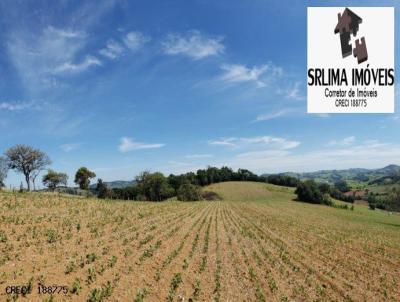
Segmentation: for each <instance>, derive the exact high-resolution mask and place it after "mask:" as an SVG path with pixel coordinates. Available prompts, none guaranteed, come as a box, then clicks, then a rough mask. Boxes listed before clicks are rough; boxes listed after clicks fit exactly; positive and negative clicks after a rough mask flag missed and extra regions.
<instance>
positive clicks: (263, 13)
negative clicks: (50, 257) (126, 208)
mask: <svg viewBox="0 0 400 302" xmlns="http://www.w3.org/2000/svg"><path fill="white" fill-rule="evenodd" d="M321 3H322V2H321V1H307V2H301V1H285V2H284V1H259V0H254V1H211V0H210V1H207V0H201V1H200V0H199V1H187V0H185V1H184V0H182V1H161V0H160V1H117V0H115V1H101V0H99V1H82V2H78V1H68V0H65V1H57V2H56V1H1V2H0V29H1V30H0V37H1V39H0V54H1V55H0V132H1V140H0V152H1V153H2V152H4V151H5V150H6V149H7V148H8V147H10V146H12V145H15V144H18V143H24V144H29V145H32V146H34V147H37V148H40V149H41V150H43V151H45V152H47V153H48V154H49V155H50V157H51V159H52V161H53V164H52V168H54V169H56V170H58V171H63V172H67V173H68V174H69V176H70V182H71V181H72V180H73V175H74V172H75V171H76V170H77V168H79V167H80V166H83V165H84V166H87V167H88V168H90V169H92V170H94V171H95V172H96V173H97V175H98V176H99V177H101V178H103V179H104V180H107V181H110V180H117V179H125V180H128V179H133V177H134V176H135V175H137V174H138V173H139V172H140V171H142V170H150V171H162V172H164V173H171V172H173V173H182V172H186V171H191V170H196V169H198V168H204V167H205V166H207V165H216V166H221V165H228V166H231V167H233V168H239V167H243V168H248V169H250V170H253V171H255V172H257V173H264V172H265V173H272V172H282V171H289V170H290V171H312V170H319V169H331V168H338V169H341V168H349V167H366V168H374V167H381V166H384V165H387V164H391V163H394V164H400V142H399V126H400V115H398V114H396V113H395V114H360V115H356V114H347V115H346V114H342V115H340V114H336V115H335V114H331V115H315V114H307V113H306V80H307V78H306V68H307V62H306V56H307V52H306V24H307V23H306V21H307V20H306V17H307V15H306V10H307V5H309V6H318V5H321ZM357 3H358V2H354V3H352V2H350V1H346V2H344V1H333V2H332V1H324V2H323V4H324V5H327V6H352V4H354V5H357ZM367 4H368V5H372V6H373V5H387V6H396V2H395V1H378V2H367ZM367 4H365V3H364V2H363V5H367ZM397 6H398V5H397ZM398 17H399V12H398V7H396V16H395V18H396V20H397V19H398ZM396 24H398V23H397V21H396ZM396 27H397V26H396ZM396 38H397V32H396ZM398 48H399V41H398V39H396V54H397V52H398V51H397V50H398ZM396 64H397V65H396V68H398V63H396ZM397 91H398V90H397ZM398 99H399V93H398V92H397V96H396V103H397V102H398ZM21 180H22V177H21V175H16V174H14V173H10V175H9V178H8V179H7V181H6V183H7V184H9V185H19V183H20V181H21Z"/></svg>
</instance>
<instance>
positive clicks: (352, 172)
mask: <svg viewBox="0 0 400 302" xmlns="http://www.w3.org/2000/svg"><path fill="white" fill-rule="evenodd" d="M397 173H400V166H398V165H388V166H386V167H384V168H380V169H363V168H353V169H347V170H321V171H316V172H306V173H293V172H285V173H279V175H289V176H293V177H296V178H299V179H314V180H315V181H320V182H329V183H335V182H337V181H339V180H346V181H349V180H350V181H357V182H367V183H371V184H372V183H374V184H375V183H381V181H385V182H388V181H395V179H393V175H396V174H397ZM264 175H265V176H266V175H267V174H264Z"/></svg>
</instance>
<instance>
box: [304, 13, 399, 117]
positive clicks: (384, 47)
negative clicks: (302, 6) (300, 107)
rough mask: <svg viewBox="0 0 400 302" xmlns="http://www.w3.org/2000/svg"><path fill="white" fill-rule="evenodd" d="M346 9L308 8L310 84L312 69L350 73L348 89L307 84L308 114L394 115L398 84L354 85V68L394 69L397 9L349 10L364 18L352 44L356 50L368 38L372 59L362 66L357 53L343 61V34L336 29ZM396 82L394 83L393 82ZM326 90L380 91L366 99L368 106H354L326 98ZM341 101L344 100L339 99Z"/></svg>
mask: <svg viewBox="0 0 400 302" xmlns="http://www.w3.org/2000/svg"><path fill="white" fill-rule="evenodd" d="M345 8H346V7H308V9H307V84H308V83H309V81H310V78H309V77H308V71H309V70H310V68H314V69H315V68H320V69H324V71H325V74H326V73H327V71H328V69H329V68H333V69H337V68H344V69H345V70H346V74H347V79H348V82H349V83H348V84H349V85H348V86H337V85H332V86H315V85H307V111H308V113H394V103H395V85H394V83H393V85H391V86H381V85H377V84H374V83H373V82H372V81H371V84H370V85H368V86H366V85H362V86H352V83H351V82H352V69H354V68H357V69H370V71H376V69H378V68H383V69H394V45H395V43H394V37H395V36H394V8H393V7H348V8H349V9H350V10H351V11H352V12H354V13H355V14H356V15H358V16H359V17H361V18H362V23H361V24H359V29H358V32H357V35H356V37H354V36H353V34H351V38H350V42H349V44H351V45H352V47H353V49H354V47H355V40H356V39H359V40H360V41H361V38H362V37H365V41H366V46H367V52H368V60H367V61H365V62H363V63H361V64H358V62H357V58H356V57H354V56H353V54H351V55H349V56H347V57H345V58H343V57H342V50H341V43H340V33H337V34H335V33H334V29H335V27H336V24H337V23H338V13H341V14H343V12H344V10H345ZM393 82H394V81H393ZM326 88H329V90H339V89H342V90H343V89H345V90H347V91H348V90H349V89H350V88H353V90H354V89H357V88H358V89H362V90H364V88H366V89H367V90H368V91H369V90H373V89H375V90H377V93H378V96H377V97H376V98H373V97H367V98H357V97H356V98H357V99H366V103H367V106H364V105H365V104H364V103H365V102H363V104H362V105H363V106H361V104H358V105H357V104H356V102H354V104H352V102H351V100H350V99H351V98H349V97H347V99H349V100H350V102H349V103H350V105H354V106H344V105H345V104H344V102H342V103H340V102H339V106H338V102H337V99H338V98H332V97H325V92H326ZM339 99H340V98H339Z"/></svg>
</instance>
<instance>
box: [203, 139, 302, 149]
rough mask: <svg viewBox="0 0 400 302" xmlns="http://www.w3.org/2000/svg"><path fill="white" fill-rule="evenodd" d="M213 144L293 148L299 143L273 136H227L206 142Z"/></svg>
mask: <svg viewBox="0 0 400 302" xmlns="http://www.w3.org/2000/svg"><path fill="white" fill-rule="evenodd" d="M208 143H209V144H210V145H214V146H225V147H234V148H249V147H253V146H268V147H270V148H274V149H283V150H286V149H293V148H296V147H298V146H299V145H300V142H298V141H292V140H288V139H285V138H282V137H274V136H254V137H238V138H237V137H229V138H221V139H218V140H211V141H209V142H208Z"/></svg>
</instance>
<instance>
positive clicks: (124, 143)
mask: <svg viewBox="0 0 400 302" xmlns="http://www.w3.org/2000/svg"><path fill="white" fill-rule="evenodd" d="M164 146H165V144H148V143H141V142H136V141H134V140H133V139H132V138H129V137H122V138H121V142H120V144H119V146H118V149H119V151H120V152H122V153H125V152H129V151H134V150H141V149H156V148H162V147H164Z"/></svg>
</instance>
